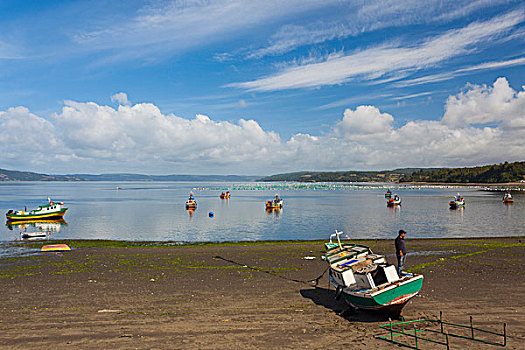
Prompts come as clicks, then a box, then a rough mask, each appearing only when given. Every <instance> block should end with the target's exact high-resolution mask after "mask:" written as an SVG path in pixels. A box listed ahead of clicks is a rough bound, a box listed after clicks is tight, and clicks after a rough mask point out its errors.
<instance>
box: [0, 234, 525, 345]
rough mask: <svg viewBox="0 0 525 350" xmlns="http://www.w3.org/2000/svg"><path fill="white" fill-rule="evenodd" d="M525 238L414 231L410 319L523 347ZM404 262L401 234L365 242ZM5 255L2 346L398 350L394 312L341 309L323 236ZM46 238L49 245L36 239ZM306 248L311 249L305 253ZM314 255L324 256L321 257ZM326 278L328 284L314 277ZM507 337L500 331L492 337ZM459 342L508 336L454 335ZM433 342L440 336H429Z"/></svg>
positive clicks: (89, 246) (79, 244) (78, 244)
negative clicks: (391, 328)
mask: <svg viewBox="0 0 525 350" xmlns="http://www.w3.org/2000/svg"><path fill="white" fill-rule="evenodd" d="M523 241H524V238H494V239H442V240H441V239H421V240H414V239H412V240H410V239H407V246H408V250H409V254H408V258H407V261H406V268H407V269H408V270H409V271H413V272H417V273H422V274H423V275H424V276H425V282H424V287H423V290H422V292H421V294H420V295H419V296H417V297H415V298H414V299H413V300H412V301H411V302H410V303H409V304H408V305H407V306H406V307H405V309H404V315H405V318H406V319H407V320H413V319H419V318H432V319H437V318H439V312H440V311H442V312H443V314H444V317H445V319H446V320H447V321H450V322H455V323H462V324H468V323H469V316H472V317H473V320H474V323H475V325H477V326H478V327H481V328H486V329H489V330H492V331H497V332H501V331H502V325H503V322H506V323H507V334H508V337H507V346H506V348H507V349H520V348H523V347H524V346H525V303H524V302H523V296H524V295H525V274H524V272H523V267H524V266H525V264H524V262H525V255H524V253H525V244H524V243H523ZM359 242H360V243H363V244H367V245H369V246H370V247H371V248H372V249H373V250H374V252H376V253H379V254H385V255H386V256H387V259H388V260H389V261H390V262H393V263H395V257H394V255H393V247H392V246H393V242H392V241H391V240H377V241H359ZM68 243H69V245H70V246H71V247H72V248H74V249H73V250H72V251H70V252H64V253H61V254H54V253H50V254H35V255H34V256H29V257H20V258H11V259H2V260H0V283H1V284H0V285H1V287H0V312H1V316H0V329H1V330H2V332H0V347H1V348H7V349H9V348H19V349H65V348H71V349H72V348H81V349H241V348H242V349H298V348H300V349H347V348H352V349H369V348H376V349H390V348H392V347H394V346H393V345H392V344H389V343H387V342H385V341H383V340H380V339H377V338H376V336H377V335H380V334H385V332H383V331H381V329H380V328H379V325H380V324H385V323H387V322H388V316H385V315H381V314H375V313H367V312H358V313H357V314H355V315H345V314H342V315H341V313H342V312H343V311H344V310H345V309H346V306H345V304H344V303H343V302H340V301H336V300H335V299H334V295H335V291H334V290H333V288H330V287H329V284H328V279H327V274H326V273H325V274H324V275H323V273H324V272H325V270H326V267H327V264H326V263H325V262H324V261H322V260H321V259H320V258H321V256H322V253H323V245H322V243H323V242H320V241H319V242H310V241H309V242H267V243H264V242H259V243H251V244H248V243H247V244H239V243H237V244H220V245H219V244H218V245H197V246H157V245H155V244H150V245H147V244H136V243H125V242H100V241H91V242H90V241H70V242H68ZM33 244H35V245H36V246H37V247H38V246H39V245H40V246H41V245H42V243H40V244H38V243H33ZM305 257H307V259H305ZM309 257H315V259H311V258H309ZM319 276H322V277H321V278H320V279H319V280H318V284H317V285H315V282H312V280H314V279H315V278H317V277H319ZM484 339H492V340H494V341H501V340H502V338H501V337H500V338H498V337H495V336H494V337H485V338H484ZM450 344H451V348H452V349H465V348H467V349H479V348H487V349H492V348H494V349H497V348H501V347H498V346H491V345H484V344H482V343H478V342H472V341H465V340H461V339H458V338H454V339H451V341H450ZM420 346H421V348H423V349H434V348H435V349H443V348H444V347H443V346H442V345H436V344H432V343H420Z"/></svg>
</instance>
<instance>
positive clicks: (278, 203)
mask: <svg viewBox="0 0 525 350" xmlns="http://www.w3.org/2000/svg"><path fill="white" fill-rule="evenodd" d="M282 207H283V200H282V199H281V198H280V197H279V195H276V196H275V199H274V200H270V201H267V202H266V209H281V208H282Z"/></svg>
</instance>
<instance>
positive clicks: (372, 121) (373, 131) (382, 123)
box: [334, 106, 394, 139]
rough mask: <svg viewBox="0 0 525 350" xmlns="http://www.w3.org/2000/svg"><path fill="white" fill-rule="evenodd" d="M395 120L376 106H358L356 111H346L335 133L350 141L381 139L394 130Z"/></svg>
mask: <svg viewBox="0 0 525 350" xmlns="http://www.w3.org/2000/svg"><path fill="white" fill-rule="evenodd" d="M393 121H394V118H393V117H392V116H391V115H390V114H388V113H381V112H380V111H379V109H378V108H377V107H374V106H358V107H357V108H356V109H355V110H354V111H353V110H351V109H346V110H345V112H344V115H343V120H341V121H340V122H338V123H337V125H336V126H335V128H334V132H335V134H337V135H340V136H342V137H344V138H348V139H366V138H370V137H380V136H381V135H384V134H386V133H389V132H390V131H391V130H392V122H393Z"/></svg>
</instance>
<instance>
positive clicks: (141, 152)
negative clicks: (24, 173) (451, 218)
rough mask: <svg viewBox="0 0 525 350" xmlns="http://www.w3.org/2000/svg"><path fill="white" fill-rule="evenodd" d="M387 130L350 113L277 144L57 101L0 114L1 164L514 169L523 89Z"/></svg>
mask: <svg viewBox="0 0 525 350" xmlns="http://www.w3.org/2000/svg"><path fill="white" fill-rule="evenodd" d="M394 125H396V124H395V119H394V116H392V115H390V114H388V113H384V112H382V111H380V110H379V109H378V108H377V107H375V106H358V107H357V108H355V109H346V110H345V112H344V114H343V116H342V118H341V119H340V120H339V121H338V122H336V123H334V124H333V125H332V127H331V128H330V130H329V131H328V132H327V133H326V134H324V135H309V134H303V133H298V134H295V135H293V136H292V137H290V139H288V140H281V138H280V137H279V135H278V134H277V133H275V132H272V131H266V130H264V129H263V128H262V127H261V126H260V125H259V124H258V123H257V122H256V121H255V120H245V119H240V120H239V121H237V122H228V121H215V120H212V119H211V118H210V117H208V116H205V115H197V116H195V117H194V118H191V119H187V118H181V117H178V116H176V115H174V114H163V113H162V112H161V111H160V110H159V108H158V107H156V106H155V105H153V104H150V103H138V104H134V105H119V106H118V108H112V107H110V106H103V105H98V104H96V103H93V102H74V101H65V103H64V107H63V108H62V110H61V111H60V112H58V113H55V114H54V115H52V116H51V117H50V119H49V120H48V119H46V118H43V117H40V116H37V115H35V114H32V113H31V112H30V111H29V110H28V109H27V108H24V107H16V108H10V109H8V110H6V111H3V112H0V150H1V152H0V162H2V164H7V165H10V166H12V167H13V168H19V169H26V168H27V167H28V164H29V166H32V167H34V168H33V169H42V167H43V166H44V164H45V165H47V166H50V167H51V168H50V169H58V168H64V165H67V166H68V167H69V169H70V171H73V170H74V169H77V170H76V171H86V172H92V173H93V172H100V171H106V172H107V171H113V172H119V171H129V169H141V170H139V171H140V172H144V173H223V174H224V173H240V174H243V173H244V174H268V173H276V172H283V171H295V170H304V169H311V170H341V169H387V168H396V167H411V166H425V167H426V166H428V167H433V166H468V165H477V164H487V163H494V162H501V161H504V160H508V161H515V160H523V159H524V157H525V143H523V140H524V139H525V87H523V88H522V90H520V91H515V90H514V89H513V88H512V87H510V86H509V84H508V82H507V80H506V79H505V78H499V79H497V80H496V81H495V82H494V84H493V85H492V86H486V85H481V86H479V85H467V87H466V88H465V91H463V92H461V93H459V94H457V95H455V96H450V97H449V98H448V100H447V101H446V104H445V113H444V115H443V117H442V118H441V119H440V120H433V121H429V120H413V121H409V122H407V123H405V124H404V125H401V126H399V127H395V126H394ZM17 164H18V166H17ZM86 164H88V165H90V166H92V168H87V169H86ZM48 172H49V171H48Z"/></svg>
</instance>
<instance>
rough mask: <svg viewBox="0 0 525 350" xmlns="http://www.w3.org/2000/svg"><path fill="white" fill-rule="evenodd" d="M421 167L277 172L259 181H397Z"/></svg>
mask: <svg viewBox="0 0 525 350" xmlns="http://www.w3.org/2000/svg"><path fill="white" fill-rule="evenodd" d="M419 170H421V168H403V169H395V170H384V171H330V172H312V171H301V172H296V173H286V174H277V175H272V176H267V177H264V178H262V179H260V180H259V181H297V182H396V181H400V179H402V178H404V177H405V176H408V175H411V174H412V173H414V172H416V171H419Z"/></svg>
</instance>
